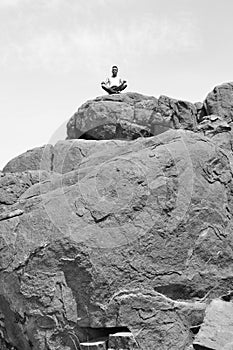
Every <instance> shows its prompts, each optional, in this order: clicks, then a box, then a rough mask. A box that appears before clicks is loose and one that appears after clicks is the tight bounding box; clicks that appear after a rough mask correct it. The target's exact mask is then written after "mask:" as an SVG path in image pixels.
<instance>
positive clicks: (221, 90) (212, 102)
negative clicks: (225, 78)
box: [204, 83, 233, 123]
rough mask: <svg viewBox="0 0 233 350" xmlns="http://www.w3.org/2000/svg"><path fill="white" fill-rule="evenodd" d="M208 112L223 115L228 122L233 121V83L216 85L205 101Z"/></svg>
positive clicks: (208, 113)
mask: <svg viewBox="0 0 233 350" xmlns="http://www.w3.org/2000/svg"><path fill="white" fill-rule="evenodd" d="M204 108H205V110H206V112H207V113H206V114H207V115H210V114H215V115H218V116H220V117H222V118H223V119H224V120H226V121H227V122H228V123H230V122H232V121H233V83H225V84H222V85H219V86H216V87H215V88H214V89H213V91H211V92H210V93H209V94H208V95H207V97H206V99H205V101H204Z"/></svg>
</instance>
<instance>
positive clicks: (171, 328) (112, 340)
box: [0, 84, 233, 350]
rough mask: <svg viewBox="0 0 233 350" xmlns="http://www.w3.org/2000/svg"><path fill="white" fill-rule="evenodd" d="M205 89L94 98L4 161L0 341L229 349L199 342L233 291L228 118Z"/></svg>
mask: <svg viewBox="0 0 233 350" xmlns="http://www.w3.org/2000/svg"><path fill="white" fill-rule="evenodd" d="M224 86H225V85H224ZM230 88H231V84H229V89H230ZM218 89H219V90H221V87H219V88H218ZM221 91H222V90H221ZM210 96H212V95H211V94H209V95H208V96H207V99H206V100H205V101H204V103H196V104H191V103H188V102H183V101H177V100H174V99H171V98H168V97H165V96H162V97H160V98H159V99H156V98H154V97H146V96H143V95H140V94H136V93H126V94H119V95H111V96H103V97H99V98H96V99H95V100H93V101H88V102H87V103H86V104H84V105H83V106H81V107H80V109H79V110H78V112H77V113H76V114H75V115H74V116H73V117H72V118H71V119H70V121H69V122H68V125H67V138H68V139H67V140H64V141H59V142H58V143H57V144H56V145H55V146H52V145H46V146H43V147H39V148H36V149H34V150H31V151H29V152H26V153H24V154H22V155H20V156H19V157H17V158H15V159H13V160H11V161H10V162H9V163H8V164H7V165H6V166H5V167H4V169H3V172H2V173H1V174H0V250H1V255H0V282H1V283H0V348H1V349H3V350H6V349H15V350H29V349H36V350H77V349H78V350H79V349H81V350H83V349H89V350H90V349H93V350H94V349H95V350H100V349H102V350H107V349H108V350H112V349H114V350H119V349H122V347H123V349H129V350H132V349H143V350H154V349H159V350H188V349H194V348H195V349H197V350H198V349H213V350H222V349H223V347H224V346H226V349H228V348H227V346H228V345H229V344H228V343H229V341H228V340H229V339H230V341H232V340H231V338H229V337H228V338H227V337H226V338H225V340H224V336H223V335H222V334H221V339H219V338H218V335H216V339H215V341H213V342H212V343H210V342H208V341H207V340H206V339H207V338H208V336H209V338H211V339H212V338H213V334H215V333H214V332H215V329H216V327H217V326H216V324H214V322H212V318H213V311H212V310H213V307H220V306H221V305H225V304H227V305H228V304H229V305H231V308H232V304H231V300H230V299H231V297H230V295H231V294H227V293H228V291H230V290H232V289H233V285H232V280H233V275H232V266H231V264H232V262H233V236H232V226H233V221H232V215H233V177H232V172H233V168H232V159H233V158H232V147H231V144H232V137H231V135H232V134H231V119H230V118H229V119H228V116H227V115H226V113H225V112H224V113H225V114H223V113H219V114H216V110H214V109H210V107H209V106H210V102H209V101H213V98H214V97H213V96H212V97H210ZM229 96H230V94H229ZM207 101H208V102H207ZM228 102H229V104H230V100H228ZM217 103H218V104H219V105H220V106H222V105H223V106H225V100H224V102H222V101H221V99H219V97H218V100H217V102H216V104H217ZM232 103H233V96H232ZM216 104H215V105H216ZM219 110H220V109H219ZM228 111H229V113H231V110H230V109H228ZM208 113H209V114H208ZM145 136H148V137H145ZM79 137H81V138H82V137H83V138H84V139H78V138H79ZM223 295H227V297H225V299H226V298H228V297H229V298H228V299H229V301H225V300H223V299H222V300H220V299H218V298H220V297H221V296H223ZM213 299H214V301H212V300H213ZM211 301H212V303H211ZM220 304H221V305H220ZM216 305H217V306H216ZM219 305H220V306H219ZM221 307H222V306H221ZM224 307H225V306H224ZM221 310H222V309H221ZM229 310H230V308H229ZM222 314H224V313H223V312H222ZM219 317H220V318H221V312H219ZM223 317H225V316H223ZM209 324H211V327H212V328H211V331H209V327H210V326H209ZM222 324H224V320H223V322H222ZM222 327H223V326H222ZM207 333H208V334H209V335H208V336H207V335H206V334H207ZM227 342H228V343H227ZM216 344H217V345H216ZM219 344H220V345H219ZM220 346H221V347H222V348H221V349H220Z"/></svg>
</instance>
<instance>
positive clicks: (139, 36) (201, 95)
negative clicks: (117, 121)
mask: <svg viewBox="0 0 233 350" xmlns="http://www.w3.org/2000/svg"><path fill="white" fill-rule="evenodd" d="M232 13H233V2H232V0H221V2H220V1H213V0H143V1H140V0H117V1H113V0H0V115H1V127H0V149H1V153H0V169H2V168H3V166H4V165H5V164H6V163H7V162H8V161H9V160H10V159H12V158H14V157H15V156H17V155H19V154H21V153H23V152H25V151H27V150H29V149H32V148H34V147H38V146H43V145H44V144H47V143H53V144H54V143H55V142H56V141H58V140H59V139H65V137H66V123H67V121H68V120H69V118H70V117H71V116H72V115H73V114H74V113H75V112H76V111H77V109H78V108H79V107H80V106H81V105H82V104H83V103H84V102H86V101H87V100H90V99H94V98H95V97H97V96H100V95H103V94H105V92H104V91H103V90H101V87H100V82H101V81H103V80H105V79H106V78H107V77H108V76H109V74H110V69H111V66H112V65H117V66H118V67H119V76H121V77H122V78H123V79H125V80H127V82H128V88H127V90H126V91H134V92H139V93H142V94H145V95H150V96H151V95H152V96H155V97H159V96H160V95H167V96H169V97H173V98H177V99H182V100H186V101H190V102H197V101H203V100H204V99H205V97H206V95H207V94H208V92H210V91H211V90H212V89H213V88H214V86H216V85H220V84H221V83H223V82H229V81H232V80H233V79H232V72H233V40H232V33H233V21H232Z"/></svg>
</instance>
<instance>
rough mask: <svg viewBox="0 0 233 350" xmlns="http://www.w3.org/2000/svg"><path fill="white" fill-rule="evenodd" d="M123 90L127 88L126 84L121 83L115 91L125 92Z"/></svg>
mask: <svg viewBox="0 0 233 350" xmlns="http://www.w3.org/2000/svg"><path fill="white" fill-rule="evenodd" d="M125 88H127V84H125V83H122V84H121V85H120V86H118V88H117V90H118V91H119V92H120V91H123V90H125Z"/></svg>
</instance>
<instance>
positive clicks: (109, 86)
mask: <svg viewBox="0 0 233 350" xmlns="http://www.w3.org/2000/svg"><path fill="white" fill-rule="evenodd" d="M117 73H118V68H117V66H113V67H112V76H111V77H110V78H108V79H107V80H106V81H105V82H104V81H103V82H102V83H101V86H102V88H103V89H104V90H105V91H107V92H108V93H109V94H110V95H112V94H119V93H120V92H121V91H122V90H124V89H125V88H126V87H127V84H126V80H122V79H121V78H119V77H118V76H117Z"/></svg>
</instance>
